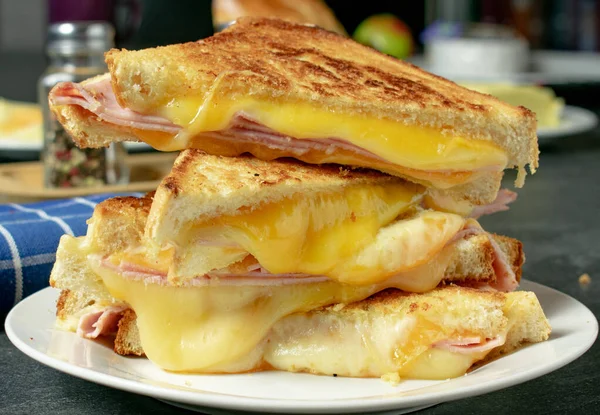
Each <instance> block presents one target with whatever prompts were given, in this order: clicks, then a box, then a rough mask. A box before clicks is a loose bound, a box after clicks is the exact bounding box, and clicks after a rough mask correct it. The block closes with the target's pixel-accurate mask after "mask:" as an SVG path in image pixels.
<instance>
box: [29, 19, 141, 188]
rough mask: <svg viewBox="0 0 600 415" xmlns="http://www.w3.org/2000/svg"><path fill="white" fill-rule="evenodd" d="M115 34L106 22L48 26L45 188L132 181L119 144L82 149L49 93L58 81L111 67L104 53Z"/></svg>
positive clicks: (43, 88)
mask: <svg viewBox="0 0 600 415" xmlns="http://www.w3.org/2000/svg"><path fill="white" fill-rule="evenodd" d="M114 36H115V32H114V29H113V27H112V26H111V25H110V24H109V23H106V22H64V23H55V24H52V25H50V27H49V28H48V38H47V43H46V54H47V57H48V63H49V66H48V68H47V69H46V71H45V72H44V74H43V75H42V76H41V78H40V80H39V83H38V94H39V101H40V104H41V106H42V113H43V116H44V151H43V153H42V160H43V162H44V173H45V174H44V184H45V186H46V187H61V188H68V187H89V186H101V185H114V184H123V183H126V182H127V181H128V180H129V171H128V169H127V167H126V165H125V162H124V159H125V155H126V151H125V149H124V147H123V145H122V144H121V143H115V144H111V145H110V146H109V147H107V148H99V149H80V148H78V147H77V146H76V145H75V143H74V142H73V140H72V139H71V137H70V136H69V134H68V133H67V132H66V131H65V130H64V129H63V128H62V126H61V125H60V123H59V122H58V121H57V120H56V117H55V116H54V114H53V113H52V112H51V111H50V110H49V108H48V93H49V92H50V90H51V89H52V87H53V86H54V85H56V84H57V83H59V82H80V81H83V80H85V79H87V78H90V77H92V76H96V75H100V74H102V73H105V72H106V71H107V67H106V64H105V63H104V52H106V51H107V50H109V49H110V48H112V47H113V46H114Z"/></svg>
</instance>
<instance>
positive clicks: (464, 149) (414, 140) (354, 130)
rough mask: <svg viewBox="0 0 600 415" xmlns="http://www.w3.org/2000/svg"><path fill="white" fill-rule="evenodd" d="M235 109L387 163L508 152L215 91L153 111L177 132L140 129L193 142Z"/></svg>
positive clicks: (454, 167)
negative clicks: (346, 145) (339, 142)
mask: <svg viewBox="0 0 600 415" xmlns="http://www.w3.org/2000/svg"><path fill="white" fill-rule="evenodd" d="M215 90H216V89H215ZM236 114H244V115H245V116H247V117H248V118H250V119H252V120H255V121H256V122H258V123H260V124H262V125H264V126H266V127H268V128H270V129H271V130H274V131H277V132H278V133H280V134H283V135H286V136H289V137H294V138H297V139H316V140H319V139H327V138H337V139H341V140H345V141H347V142H349V143H351V144H353V145H355V146H357V147H360V148H362V149H365V150H367V151H369V152H371V153H372V154H374V155H375V156H377V157H379V158H381V159H382V160H385V161H386V162H388V163H391V164H394V165H397V166H402V167H404V168H408V169H412V170H422V171H442V172H471V171H478V170H486V171H489V170H492V171H501V170H503V169H504V168H506V166H507V163H508V157H507V155H506V152H505V151H504V150H502V149H501V148H500V147H498V146H497V145H495V144H493V143H492V142H490V141H486V140H477V139H468V138H465V137H460V136H456V135H451V134H450V133H448V134H445V133H444V132H443V131H442V130H440V129H435V128H432V127H426V126H411V125H408V124H405V123H402V122H398V121H393V120H388V119H380V118H375V117H372V116H366V115H365V116H356V115H348V114H343V113H340V112H334V111H330V110H326V109H323V108H320V107H319V106H317V105H310V104H304V103H286V102H273V101H259V100H255V99H252V98H249V97H245V98H241V99H236V100H230V99H223V98H220V97H218V96H216V94H215V93H214V91H213V92H211V93H209V95H208V96H207V97H206V98H193V97H192V98H190V97H187V98H180V99H173V100H172V101H171V102H169V103H168V104H166V105H165V106H164V107H162V108H161V109H159V110H158V111H157V115H160V116H163V117H165V118H167V119H169V120H170V121H171V122H173V123H174V124H177V125H181V126H183V130H182V131H181V132H180V133H178V134H177V136H175V137H172V138H170V139H169V138H167V139H165V134H164V133H151V132H147V133H146V132H143V131H138V133H140V135H141V138H142V139H143V140H144V141H146V142H148V143H149V144H151V145H152V146H154V147H156V148H157V149H159V150H162V151H175V150H181V149H184V148H190V147H192V148H193V147H195V146H194V140H202V133H205V132H212V131H222V130H225V129H227V127H228V126H229V125H230V123H231V120H232V119H233V118H234V117H235V116H236ZM200 148H201V147H200Z"/></svg>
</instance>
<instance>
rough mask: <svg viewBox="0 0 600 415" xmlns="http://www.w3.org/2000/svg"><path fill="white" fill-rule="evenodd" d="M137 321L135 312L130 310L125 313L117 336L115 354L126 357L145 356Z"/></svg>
mask: <svg viewBox="0 0 600 415" xmlns="http://www.w3.org/2000/svg"><path fill="white" fill-rule="evenodd" d="M136 319H137V316H136V315H135V311H133V310H131V309H128V310H125V311H124V312H123V317H121V319H120V320H119V328H118V331H117V336H116V337H115V343H114V351H115V353H117V354H120V355H124V356H127V355H135V356H144V350H143V349H142V345H141V343H140V334H139V332H138V328H137V324H136Z"/></svg>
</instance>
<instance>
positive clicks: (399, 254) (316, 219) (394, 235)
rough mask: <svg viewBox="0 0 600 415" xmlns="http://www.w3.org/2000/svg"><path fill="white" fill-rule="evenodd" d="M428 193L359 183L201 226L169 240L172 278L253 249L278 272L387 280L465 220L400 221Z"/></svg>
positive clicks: (437, 216) (427, 215) (424, 217)
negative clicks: (171, 254) (340, 189)
mask: <svg viewBox="0 0 600 415" xmlns="http://www.w3.org/2000/svg"><path fill="white" fill-rule="evenodd" d="M421 192H422V188H421V187H420V186H416V185H411V184H398V183H389V184H386V185H371V186H368V185H361V186H352V187H348V188H345V189H343V190H342V191H340V192H336V193H328V194H319V195H315V196H301V195H299V196H295V197H292V198H289V199H285V200H283V201H280V202H276V203H269V204H265V205H262V206H260V207H259V208H257V209H256V210H253V211H242V212H240V213H239V214H237V215H224V216H221V217H218V218H216V219H211V220H210V221H209V222H206V223H198V224H195V225H193V226H191V227H189V228H187V230H186V231H184V232H178V234H177V235H176V236H175V237H174V239H173V240H172V241H169V242H170V243H169V245H170V246H172V247H173V248H172V250H173V251H172V252H173V255H174V257H173V260H172V261H169V266H170V269H169V280H170V281H171V282H173V283H180V282H181V281H185V280H186V279H189V278H194V277H196V276H198V275H203V274H205V273H208V272H211V271H214V270H221V269H223V268H225V267H227V266H228V265H230V264H232V263H234V262H236V261H240V260H241V259H243V257H244V256H245V255H246V254H250V255H252V256H253V257H254V258H255V259H256V261H257V262H258V263H259V264H260V265H261V266H262V267H263V268H265V269H266V270H267V271H269V272H270V273H272V274H298V273H302V274H311V275H325V276H327V277H329V278H332V279H335V280H337V281H341V282H344V283H348V284H365V285H368V284H374V283H377V282H380V281H383V280H385V279H387V278H389V277H390V276H392V275H395V274H397V273H401V272H404V271H407V270H409V269H413V268H414V267H416V266H418V265H421V264H423V263H425V262H427V261H428V260H429V259H431V258H432V257H433V256H434V255H436V254H437V253H438V252H439V251H440V250H441V249H442V248H443V247H444V246H445V245H446V243H447V242H448V241H449V240H450V239H451V238H452V237H453V236H454V235H455V234H456V232H458V231H459V230H460V228H461V227H462V226H463V224H464V219H463V218H462V217H460V216H458V215H454V214H449V213H441V212H433V211H424V212H420V213H418V214H417V215H416V216H415V215H413V216H411V217H409V218H408V219H403V220H396V218H398V215H401V214H403V213H405V212H406V211H407V210H408V209H412V208H414V207H415V205H418V203H419V202H420V201H421V195H422V193H421ZM199 241H202V243H200V242H199ZM231 245H233V246H239V248H238V249H237V250H236V249H235V248H231V247H230V246H231ZM134 261H135V260H134ZM138 263H139V262H138ZM162 263H163V264H165V266H166V265H167V262H164V261H163V262H162ZM161 269H164V268H161ZM242 271H243V270H242Z"/></svg>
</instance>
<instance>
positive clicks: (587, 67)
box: [408, 50, 600, 85]
mask: <svg viewBox="0 0 600 415" xmlns="http://www.w3.org/2000/svg"><path fill="white" fill-rule="evenodd" d="M408 60H409V61H410V62H412V63H413V64H415V65H417V66H420V67H421V68H423V69H425V70H428V71H430V72H432V69H431V68H430V65H429V63H428V62H427V60H426V59H425V57H424V56H423V55H415V56H412V57H410V58H409V59H408ZM433 72H435V71H433ZM436 74H437V75H440V76H443V77H445V78H448V79H452V80H453V81H471V82H473V81H479V82H511V83H522V84H555V85H558V84H571V83H598V82H600V55H598V54H597V53H593V52H571V51H549V50H539V51H532V52H531V54H530V69H529V70H528V71H526V72H519V73H510V74H505V75H498V74H489V73H485V72H482V73H480V74H479V75H478V76H473V75H465V74H461V73H446V72H441V71H437V73H436Z"/></svg>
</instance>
